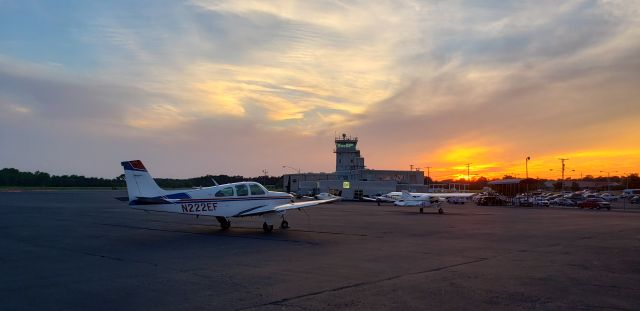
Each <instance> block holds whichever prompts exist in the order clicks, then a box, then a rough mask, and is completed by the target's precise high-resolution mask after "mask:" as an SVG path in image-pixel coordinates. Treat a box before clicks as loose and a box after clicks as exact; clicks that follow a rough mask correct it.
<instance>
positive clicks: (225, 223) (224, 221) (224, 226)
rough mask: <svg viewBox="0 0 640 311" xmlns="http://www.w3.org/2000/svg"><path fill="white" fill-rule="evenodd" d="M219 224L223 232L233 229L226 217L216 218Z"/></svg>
mask: <svg viewBox="0 0 640 311" xmlns="http://www.w3.org/2000/svg"><path fill="white" fill-rule="evenodd" d="M216 219H217V220H218V222H219V223H220V228H221V229H222V230H228V229H229V228H230V227H231V222H230V221H229V220H228V219H226V218H224V217H216Z"/></svg>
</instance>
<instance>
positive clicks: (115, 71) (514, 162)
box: [0, 0, 640, 176]
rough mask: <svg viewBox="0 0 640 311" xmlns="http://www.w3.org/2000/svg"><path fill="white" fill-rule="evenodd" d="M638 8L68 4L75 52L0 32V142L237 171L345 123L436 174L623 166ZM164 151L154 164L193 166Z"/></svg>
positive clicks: (18, 157)
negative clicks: (75, 10) (469, 166)
mask: <svg viewBox="0 0 640 311" xmlns="http://www.w3.org/2000/svg"><path fill="white" fill-rule="evenodd" d="M639 8H640V4H639V3H638V2H637V1H565V2H562V3H558V2H557V1H535V2H533V1H531V2H504V1H483V2H477V1H457V2H451V1H449V2H442V1H399V2H398V1H389V2H386V1H382V2H375V3H371V2H370V1H369V2H364V1H354V2H349V3H342V2H318V1H311V2H309V1H277V2H260V1H255V2H252V1H241V2H239V1H205V0H198V1H191V2H187V3H176V2H166V3H162V4H158V5H151V6H145V5H136V4H129V3H124V2H123V3H120V2H112V3H109V4H97V5H96V6H95V7H91V6H90V7H82V9H83V10H79V12H81V14H77V15H74V16H73V17H74V18H73V23H71V26H69V29H67V30H68V33H66V35H65V37H64V38H63V39H61V40H62V41H64V42H67V43H68V44H70V45H72V48H73V50H74V51H77V54H78V55H77V56H78V58H81V59H84V60H85V61H83V62H76V61H74V60H73V59H72V58H70V57H65V58H59V59H58V58H55V57H53V58H52V57H45V59H46V60H42V59H43V57H36V58H27V57H26V56H24V58H23V57H22V56H21V55H31V54H28V53H26V51H23V52H24V53H18V52H20V51H18V52H16V51H17V50H15V47H19V46H28V47H30V48H31V49H30V50H33V48H32V47H33V46H34V45H37V42H38V40H34V41H33V42H28V43H29V44H28V45H26V44H24V42H20V41H19V40H18V39H16V40H18V41H15V42H14V41H12V43H11V49H10V48H8V47H7V45H1V44H0V55H1V57H0V111H2V115H0V120H2V121H3V122H2V125H0V128H1V129H2V130H3V132H5V133H6V132H7V131H9V132H12V133H21V134H19V135H15V137H14V136H9V135H4V136H2V141H0V148H2V149H4V150H6V148H7V147H8V146H14V147H13V149H12V151H10V152H8V153H4V154H2V155H0V156H1V157H3V158H0V160H4V162H5V163H9V164H11V165H15V166H21V165H22V167H28V165H27V164H26V163H33V162H34V161H35V160H36V158H35V154H42V153H45V152H47V153H48V154H52V156H51V159H50V160H48V161H49V162H51V163H50V165H51V167H57V168H65V169H70V167H72V165H71V164H69V163H68V159H69V157H72V158H74V159H76V160H77V162H75V163H74V165H75V166H77V167H81V168H82V170H83V171H85V172H90V173H95V174H99V175H103V176H105V175H106V176H108V174H111V173H110V172H112V168H96V167H93V166H92V164H93V163H92V162H95V160H94V161H91V160H88V159H84V158H82V159H78V158H80V157H79V156H78V155H76V154H80V153H81V152H80V151H79V150H80V149H79V148H80V147H79V146H93V148H94V149H95V150H96V151H95V154H93V155H92V156H93V157H94V159H96V160H99V161H102V162H105V163H106V162H114V163H116V162H117V161H119V160H122V159H123V158H128V157H142V156H144V157H145V158H148V159H152V160H154V161H156V162H155V163H153V164H152V165H154V166H158V167H172V163H175V162H176V159H178V160H180V161H182V160H184V159H192V160H190V163H191V165H192V166H193V167H195V166H198V167H201V168H206V169H207V170H211V171H216V172H220V171H224V170H225V169H228V168H230V167H234V168H237V170H238V172H239V173H242V174H247V175H251V174H252V173H251V172H259V171H260V170H261V169H263V168H265V167H266V168H268V169H270V170H272V171H277V170H279V168H280V167H281V165H291V166H295V167H303V168H308V170H310V171H313V170H330V169H331V167H332V166H333V158H332V156H331V154H330V151H331V149H332V141H331V139H332V137H333V133H334V132H336V131H337V132H343V131H349V132H352V133H353V134H357V135H358V136H360V137H361V139H362V140H361V149H362V150H363V154H364V155H365V157H366V158H367V166H368V167H372V168H381V169H382V168H395V169H405V168H407V167H408V164H416V165H417V166H422V167H424V166H426V165H430V166H434V171H436V172H439V173H440V174H443V175H447V176H450V175H454V174H459V173H460V172H459V171H460V167H461V165H462V164H464V163H469V162H471V163H474V165H475V166H476V167H475V168H474V169H475V171H476V174H487V175H490V174H493V175H496V176H497V175H499V174H501V173H504V172H510V171H515V170H516V169H517V168H519V167H520V166H521V163H520V162H522V161H521V160H519V159H520V158H522V157H523V156H524V155H531V156H532V157H533V158H534V159H536V161H540V162H532V163H531V164H532V170H533V171H534V172H536V173H539V174H543V173H544V174H549V171H548V166H550V165H556V164H554V163H555V162H557V160H555V159H556V158H557V157H558V155H560V154H563V155H567V156H569V157H572V158H575V159H576V160H575V161H574V160H572V162H571V163H572V164H571V165H576V166H579V165H580V164H579V163H578V162H581V163H590V165H593V166H607V165H609V164H605V163H604V162H602V161H604V160H602V161H600V162H598V160H594V159H607V160H606V161H615V162H616V163H624V166H625V168H624V169H625V170H634V169H635V170H638V167H637V164H634V163H633V162H629V161H627V160H624V157H630V158H634V157H636V155H637V152H636V149H635V148H634V147H628V142H629V141H631V140H633V139H634V138H633V137H632V135H633V133H637V132H638V130H640V127H639V126H638V125H636V123H637V120H636V119H637V117H638V115H640V105H638V102H640V94H639V91H638V90H637V85H640V83H639V82H640V81H639V79H640V75H639V74H638V72H640V60H639V59H638V58H637V57H636V55H638V54H639V52H640V40H639V39H638V38H640V33H639V32H640V30H639V29H640V27H639V26H640V19H639V18H638V16H640V14H637V13H638V10H639ZM136 16H144V17H145V18H136ZM25 18H26V20H25V21H23V22H21V23H27V22H28V21H29V18H30V17H29V16H26V17H25ZM47 20H48V19H46V18H45V19H43V21H41V23H44V22H46V21H47ZM34 23H35V22H34ZM9 26H10V25H9ZM64 29H66V28H64ZM67 37H70V38H73V40H69V41H65V40H66V38H67ZM19 39H20V40H26V41H28V40H29V39H28V38H19ZM51 46H52V47H56V48H57V47H58V46H57V45H51ZM67 48H69V47H67ZM41 49H42V50H43V51H46V50H47V46H42V47H41ZM54 55H56V54H54ZM53 64H55V65H53ZM35 142H38V144H39V145H36V144H35ZM15 146H17V147H15ZM58 146H59V147H58ZM177 146H179V147H177ZM18 147H21V148H23V149H18ZM65 148H66V149H65ZM53 149H55V150H56V152H51V150H53ZM65 150H66V151H65ZM256 150H259V151H256ZM618 150H621V152H622V154H623V155H619V154H618V153H617V151H618ZM607 152H609V154H611V155H615V156H610V157H607V156H605V154H606V153H607ZM25 153H28V154H33V155H34V156H32V157H31V158H30V157H29V156H24V154H25ZM71 154H73V156H70V155H71ZM212 159H213V160H212ZM537 159H540V160H537ZM636 159H637V157H636ZM28 161H29V162H28ZM292 162H294V163H292ZM264 163H266V164H264ZM574 163H575V164H574ZM173 167H174V168H167V169H164V170H161V171H160V173H162V174H167V175H183V176H189V174H197V172H198V170H196V169H193V168H188V169H186V170H183V169H182V168H181V169H178V168H175V166H173ZM43 169H44V168H43ZM60 170H62V169H60ZM230 173H232V172H230Z"/></svg>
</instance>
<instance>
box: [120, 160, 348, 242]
mask: <svg viewBox="0 0 640 311" xmlns="http://www.w3.org/2000/svg"><path fill="white" fill-rule="evenodd" d="M121 164H122V166H123V167H124V176H125V180H126V182H127V192H128V194H129V206H130V207H131V208H134V209H139V210H144V211H155V212H169V213H179V214H189V215H196V216H213V217H215V218H216V219H217V220H218V222H219V223H220V226H221V227H222V229H224V230H226V229H229V227H230V226H231V221H230V220H229V219H230V218H231V217H248V216H262V217H263V218H264V223H263V225H262V229H264V231H265V232H271V231H272V230H273V224H274V223H275V222H277V221H278V220H281V223H280V228H282V229H287V228H289V223H288V222H287V220H286V219H285V214H286V211H287V210H290V209H300V208H304V207H309V206H314V205H318V204H322V203H328V202H333V201H336V200H337V199H336V198H331V199H327V200H316V201H306V202H296V203H294V202H293V196H292V195H290V194H288V193H284V192H275V191H269V190H267V189H266V188H265V187H263V186H262V185H261V184H259V183H257V182H237V183H231V184H224V185H216V186H213V187H206V188H199V189H193V190H164V189H161V188H160V187H158V185H157V184H156V182H155V181H154V180H153V178H152V177H151V175H150V174H149V172H148V171H147V169H146V168H145V167H144V165H143V164H142V162H141V161H140V160H134V161H125V162H122V163H121Z"/></svg>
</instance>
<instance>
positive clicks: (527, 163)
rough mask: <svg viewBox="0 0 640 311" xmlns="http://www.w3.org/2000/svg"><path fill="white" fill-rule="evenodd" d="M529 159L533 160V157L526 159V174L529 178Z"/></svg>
mask: <svg viewBox="0 0 640 311" xmlns="http://www.w3.org/2000/svg"><path fill="white" fill-rule="evenodd" d="M529 160H531V157H527V158H526V159H525V160H524V169H525V172H526V174H527V175H526V176H527V179H529Z"/></svg>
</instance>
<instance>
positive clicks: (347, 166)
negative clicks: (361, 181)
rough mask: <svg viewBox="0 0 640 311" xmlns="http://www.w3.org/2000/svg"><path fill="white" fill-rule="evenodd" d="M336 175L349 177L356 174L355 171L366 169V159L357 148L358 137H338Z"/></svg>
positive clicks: (343, 135) (335, 151)
mask: <svg viewBox="0 0 640 311" xmlns="http://www.w3.org/2000/svg"><path fill="white" fill-rule="evenodd" d="M335 141H336V149H335V150H334V151H333V152H334V153H335V154H336V175H338V176H349V175H354V174H356V172H355V171H361V170H363V169H364V158H363V157H361V156H360V150H358V148H356V146H357V144H358V137H351V136H347V134H344V133H343V134H342V137H336V140H335Z"/></svg>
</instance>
